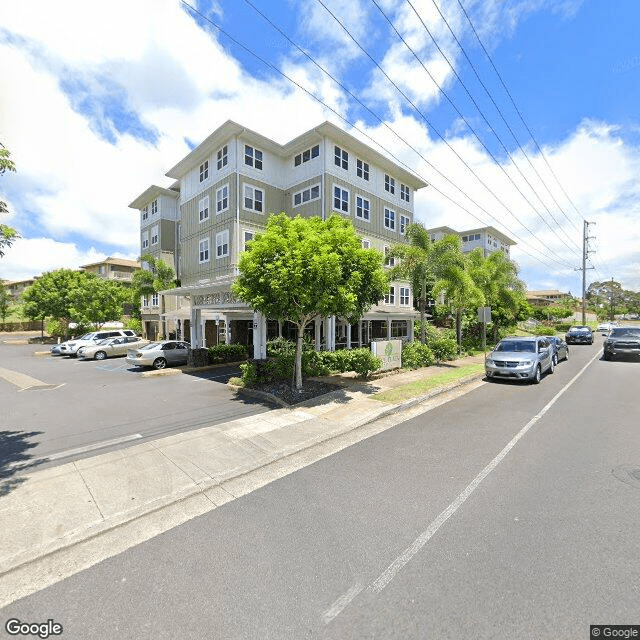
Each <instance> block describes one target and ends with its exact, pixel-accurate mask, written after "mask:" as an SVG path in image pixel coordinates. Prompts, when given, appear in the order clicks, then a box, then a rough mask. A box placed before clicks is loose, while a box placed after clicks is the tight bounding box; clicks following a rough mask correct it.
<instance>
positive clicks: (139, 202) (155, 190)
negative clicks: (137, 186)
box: [129, 184, 180, 209]
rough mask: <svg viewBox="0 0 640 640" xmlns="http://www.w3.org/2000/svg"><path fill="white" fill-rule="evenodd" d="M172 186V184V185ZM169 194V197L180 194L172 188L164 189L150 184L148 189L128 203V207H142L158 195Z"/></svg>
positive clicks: (175, 196)
mask: <svg viewBox="0 0 640 640" xmlns="http://www.w3.org/2000/svg"><path fill="white" fill-rule="evenodd" d="M172 186H173V185H172ZM161 195H164V196H169V197H171V198H177V197H178V196H179V195H180V194H179V192H178V191H176V190H174V189H164V188H163V187H158V186H157V185H155V184H152V185H151V186H150V187H149V188H148V189H146V190H145V191H143V192H142V193H141V194H140V195H139V196H138V197H137V198H136V199H135V200H134V201H133V202H132V203H131V204H130V205H129V208H130V209H142V207H145V206H146V205H148V204H149V203H150V202H151V201H152V200H155V199H156V198H157V197H158V196H161Z"/></svg>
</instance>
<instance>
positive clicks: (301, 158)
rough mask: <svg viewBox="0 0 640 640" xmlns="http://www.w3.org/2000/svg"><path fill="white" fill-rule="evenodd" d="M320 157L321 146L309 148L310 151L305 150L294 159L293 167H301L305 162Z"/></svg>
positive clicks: (315, 145) (316, 145)
mask: <svg viewBox="0 0 640 640" xmlns="http://www.w3.org/2000/svg"><path fill="white" fill-rule="evenodd" d="M319 155H320V145H319V144H314V145H313V147H309V149H305V150H304V151H303V152H302V153H298V154H296V155H295V157H294V159H293V166H294V167H299V166H300V165H301V164H304V163H305V162H309V161H311V160H313V159H314V158H317V157H318V156H319Z"/></svg>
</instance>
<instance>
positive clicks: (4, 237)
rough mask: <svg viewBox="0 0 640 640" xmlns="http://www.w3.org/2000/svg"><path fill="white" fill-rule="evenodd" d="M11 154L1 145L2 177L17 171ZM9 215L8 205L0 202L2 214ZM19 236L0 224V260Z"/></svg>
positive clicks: (0, 164) (0, 169)
mask: <svg viewBox="0 0 640 640" xmlns="http://www.w3.org/2000/svg"><path fill="white" fill-rule="evenodd" d="M10 155H11V154H10V153H9V151H8V150H7V149H5V148H4V145H3V144H2V143H0V175H3V174H4V173H5V172H6V171H15V170H16V165H15V164H14V162H13V160H11V158H10V157H9V156H10ZM3 213H8V210H7V203H6V202H3V201H2V200H0V214H3ZM19 237H20V236H19V234H18V232H17V231H16V230H15V229H12V228H11V227H9V226H7V225H6V224H0V258H2V256H4V249H5V248H6V247H10V246H11V245H12V243H13V241H14V240H15V239H16V238H19Z"/></svg>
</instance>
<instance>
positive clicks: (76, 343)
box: [60, 329, 136, 356]
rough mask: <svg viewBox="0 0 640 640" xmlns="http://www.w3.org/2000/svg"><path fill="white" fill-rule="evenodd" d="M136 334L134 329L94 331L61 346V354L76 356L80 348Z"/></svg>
mask: <svg viewBox="0 0 640 640" xmlns="http://www.w3.org/2000/svg"><path fill="white" fill-rule="evenodd" d="M135 335H136V332H135V331H133V330H132V329H110V330H107V331H93V332H92V333H85V334H84V335H83V336H81V337H80V338H74V339H73V340H67V341H66V342H63V343H62V344H61V345H60V353H61V354H62V355H63V356H75V355H76V354H77V353H78V349H79V348H80V347H84V346H89V345H92V344H95V343H96V342H99V341H100V340H105V339H106V338H120V337H121V336H135Z"/></svg>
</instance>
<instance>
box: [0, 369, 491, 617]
mask: <svg viewBox="0 0 640 640" xmlns="http://www.w3.org/2000/svg"><path fill="white" fill-rule="evenodd" d="M483 360H484V358H483V356H475V357H472V358H465V359H462V360H457V361H454V362H450V363H446V364H445V365H442V366H434V367H429V368H427V369H421V370H417V371H410V372H403V373H397V374H391V375H388V376H385V377H381V378H379V379H377V380H374V381H370V382H359V381H355V380H350V379H349V378H347V377H344V376H343V377H341V381H342V387H341V388H340V389H339V390H338V391H334V392H332V393H330V394H327V395H325V396H322V397H321V398H316V399H315V400H311V401H307V402H305V403H302V404H300V405H296V406H295V407H292V408H282V409H276V410H272V411H269V412H267V413H263V414H260V415H256V416H250V417H247V418H242V419H240V420H234V421H232V422H228V423H223V424H217V425H215V426H212V427H206V428H203V429H198V430H196V431H188V432H186V433H181V434H178V435H173V436H169V437H165V438H161V439H159V440H154V441H150V442H146V443H143V444H138V445H134V446H131V447H129V448H127V449H123V450H119V451H115V452H111V453H106V454H102V455H97V456H94V457H91V458H86V459H84V460H78V461H76V462H72V463H68V464H64V465H61V466H57V467H53V468H50V469H45V470H42V471H32V472H26V473H25V474H24V475H18V474H16V475H14V476H11V477H10V478H9V479H8V480H6V481H5V482H9V483H11V486H10V488H9V490H8V491H7V492H6V494H5V495H2V496H1V497H0V521H1V522H2V523H3V525H2V532H1V533H2V535H1V536H0V585H1V586H0V607H1V606H4V605H6V604H8V603H9V602H12V601H14V600H16V599H18V598H20V597H23V596H25V595H28V594H29V593H32V592H34V591H36V590H38V589H41V588H43V587H44V586H47V585H48V584H51V583H53V582H56V581H58V580H61V579H63V578H64V577H66V576H68V575H72V574H73V573H75V572H77V571H79V570H81V569H83V568H86V567H88V566H91V565H92V564H95V563H96V562H99V561H100V560H102V559H104V558H107V557H110V556H113V555H115V554H117V553H120V552H121V551H123V550H125V549H127V548H129V547H130V546H133V545H134V544H139V543H140V542H143V541H144V540H147V539H149V538H151V537H153V536H155V535H158V534H159V533H161V532H163V531H166V530H168V529H170V528H172V527H175V526H177V525H179V524H181V523H183V522H186V521H187V520H189V519H191V518H193V517H196V516H198V515H201V514H203V513H206V512H208V511H211V510H212V509H215V508H216V507H218V506H220V505H222V504H224V503H226V502H229V501H230V500H233V499H235V498H236V497H239V496H241V495H244V494H246V493H248V492H250V491H253V490H254V489H256V488H258V487H260V486H263V485H265V484H267V483H268V482H271V481H272V480H275V479H277V478H279V477H282V476H284V475H286V474H288V473H291V472H292V471H294V470H296V469H298V468H301V467H302V466H305V465H307V464H310V463H311V462H314V461H315V460H317V459H320V458H322V457H325V456H326V455H331V453H332V452H334V451H337V450H340V449H341V448H344V446H349V444H352V443H353V442H357V441H359V440H361V439H363V438H365V437H369V435H372V434H373V433H376V432H380V431H382V430H383V429H385V428H388V427H389V426H392V425H393V424H395V423H397V422H400V421H401V420H404V419H405V417H403V416H400V415H398V416H397V417H396V419H395V420H391V421H390V422H387V423H386V424H383V423H384V420H381V419H382V418H384V417H385V416H391V415H392V414H398V412H401V411H403V410H407V409H409V408H410V407H414V410H413V413H414V415H415V414H417V413H421V412H422V411H426V410H427V407H425V406H421V405H424V404H425V403H428V402H429V398H431V397H433V396H435V395H438V394H441V393H443V392H444V391H447V390H448V389H450V388H452V387H459V386H460V385H461V384H462V385H467V387H469V388H471V387H470V383H474V382H475V383H476V384H478V383H477V381H478V380H479V379H480V378H482V376H483V374H475V375H471V376H468V377H467V378H465V379H463V380H462V381H461V382H457V383H455V384H452V385H449V386H448V387H443V388H440V389H436V390H434V391H432V392H431V393H429V394H428V395H425V396H422V397H420V398H415V399H413V400H411V401H408V402H405V403H402V404H390V403H385V402H380V401H377V400H373V399H372V398H371V395H372V394H373V393H376V392H378V391H384V390H387V389H393V388H397V387H399V386H401V385H404V384H407V383H408V382H411V381H414V380H418V379H424V378H426V377H432V376H435V375H438V374H439V373H442V372H443V371H447V370H451V369H452V368H457V367H460V366H462V365H465V364H470V363H472V362H483ZM374 423H375V424H377V425H378V426H377V427H375V428H370V429H369V430H368V431H367V429H363V427H364V426H365V425H373V424H374ZM343 436H344V437H346V440H344V441H340V438H341V437H343ZM339 441H340V442H339ZM322 443H325V444H326V443H334V445H332V446H329V447H328V448H326V447H325V448H324V449H322V450H320V448H319V447H318V445H321V444H322ZM314 449H318V451H314Z"/></svg>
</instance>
